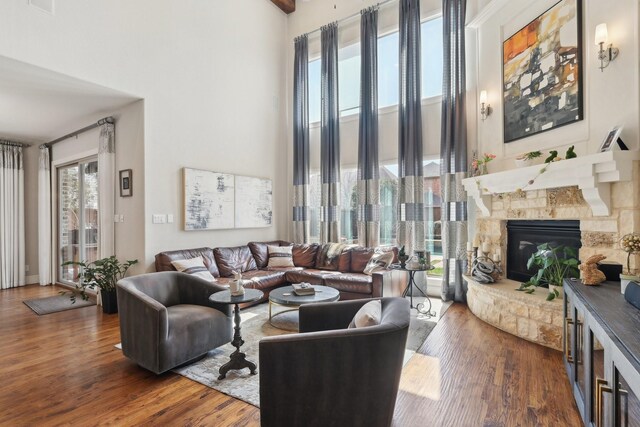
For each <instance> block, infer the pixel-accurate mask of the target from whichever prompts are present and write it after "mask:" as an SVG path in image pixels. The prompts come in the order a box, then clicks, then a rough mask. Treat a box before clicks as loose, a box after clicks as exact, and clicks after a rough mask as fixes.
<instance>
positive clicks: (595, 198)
mask: <svg viewBox="0 0 640 427" xmlns="http://www.w3.org/2000/svg"><path fill="white" fill-rule="evenodd" d="M634 160H640V152H638V151H606V152H604V153H596V154H590V155H588V156H582V157H577V158H575V159H569V160H561V161H559V162H554V163H551V164H550V165H549V166H548V167H547V170H546V172H544V173H543V174H541V175H540V176H538V177H537V178H536V176H537V175H538V174H539V173H540V170H541V169H542V168H543V167H544V165H535V166H527V167H524V168H518V169H512V170H508V171H503V172H497V173H491V174H488V175H481V176H476V177H472V178H466V179H464V180H462V185H463V186H464V188H465V190H466V191H467V194H468V195H469V196H471V197H473V199H474V200H475V202H476V204H477V205H478V208H479V209H480V212H481V213H482V216H491V196H492V194H500V193H512V192H514V191H517V190H518V189H519V188H521V189H524V190H526V191H530V190H545V189H548V188H558V187H571V186H578V188H580V190H582V195H583V197H584V199H585V200H586V202H587V203H588V204H589V206H590V207H591V211H592V212H593V215H594V216H609V215H611V183H614V182H624V181H631V179H632V178H633V161H634ZM534 178H535V182H534V183H533V184H531V185H527V183H528V182H529V181H530V180H532V179H534ZM525 187H526V188H525Z"/></svg>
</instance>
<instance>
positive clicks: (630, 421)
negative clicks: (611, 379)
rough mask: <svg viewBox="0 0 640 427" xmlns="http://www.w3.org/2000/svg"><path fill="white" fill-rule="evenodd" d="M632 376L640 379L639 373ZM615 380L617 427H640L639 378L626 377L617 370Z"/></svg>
mask: <svg viewBox="0 0 640 427" xmlns="http://www.w3.org/2000/svg"><path fill="white" fill-rule="evenodd" d="M632 375H634V377H640V374H638V372H633V373H632ZM615 378H616V382H615V383H616V391H615V408H616V426H621V427H640V399H639V398H640V395H639V394H638V393H639V391H640V390H638V388H640V382H639V381H638V378H633V379H631V378H629V377H625V376H624V375H623V374H622V373H621V372H620V371H619V370H618V369H617V368H616V370H615ZM634 380H635V381H634ZM634 387H635V389H634Z"/></svg>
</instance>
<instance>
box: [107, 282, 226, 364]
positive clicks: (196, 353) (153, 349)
mask: <svg viewBox="0 0 640 427" xmlns="http://www.w3.org/2000/svg"><path fill="white" fill-rule="evenodd" d="M116 289H117V293H118V311H119V317H120V336H121V339H122V352H123V353H124V355H125V356H127V357H128V358H130V359H132V360H133V361H134V362H136V363H137V364H138V365H140V366H142V367H143V368H145V369H148V370H150V371H152V372H155V373H156V374H161V373H163V372H165V371H168V370H169V369H172V368H175V367H176V366H180V365H183V364H185V363H187V362H190V361H192V360H195V359H197V358H198V357H200V356H203V355H204V354H206V353H207V352H208V351H209V350H213V349H214V348H216V347H219V346H221V345H223V344H226V343H228V342H230V341H231V339H232V318H231V306H228V305H220V304H215V303H212V302H210V301H209V296H210V295H211V294H213V293H215V292H219V291H222V290H225V289H226V288H224V287H222V286H219V285H216V284H214V283H210V282H207V281H206V280H203V279H199V278H197V277H194V276H191V275H188V274H185V273H178V272H175V271H171V272H160V273H149V274H142V275H139V276H133V277H129V278H125V279H122V280H120V281H118V283H117V285H116Z"/></svg>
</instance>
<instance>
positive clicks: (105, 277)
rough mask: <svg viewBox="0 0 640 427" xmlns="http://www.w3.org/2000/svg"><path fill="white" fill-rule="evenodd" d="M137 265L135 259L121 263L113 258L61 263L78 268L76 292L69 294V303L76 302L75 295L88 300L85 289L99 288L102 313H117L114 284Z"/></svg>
mask: <svg viewBox="0 0 640 427" xmlns="http://www.w3.org/2000/svg"><path fill="white" fill-rule="evenodd" d="M137 263H138V260H137V259H136V260H131V261H125V262H123V263H121V262H120V261H118V259H117V258H116V257H115V256H110V257H108V258H102V259H99V260H96V261H93V262H87V261H81V262H78V261H67V262H65V263H63V264H62V266H67V265H75V266H78V267H80V272H79V273H78V277H77V279H78V284H76V286H75V288H76V290H75V291H72V292H71V297H70V298H71V302H72V303H75V302H76V297H77V295H80V297H81V298H82V299H83V300H86V299H88V298H89V295H88V294H87V288H89V289H95V288H99V289H100V296H101V297H102V311H103V312H104V313H107V314H112V313H117V312H118V300H117V298H116V283H117V282H118V280H120V279H122V278H123V277H124V276H125V274H127V271H128V270H129V268H130V267H131V266H132V265H135V264H137ZM62 293H65V292H62Z"/></svg>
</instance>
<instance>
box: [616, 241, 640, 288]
mask: <svg viewBox="0 0 640 427" xmlns="http://www.w3.org/2000/svg"><path fill="white" fill-rule="evenodd" d="M620 247H621V248H622V250H623V251H625V252H626V253H627V270H626V271H624V272H622V274H621V275H620V292H622V294H624V291H625V289H627V285H628V284H629V282H640V277H638V276H637V275H636V274H635V270H631V255H633V254H637V253H639V252H640V234H638V233H629V234H625V235H624V236H622V239H620Z"/></svg>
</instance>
